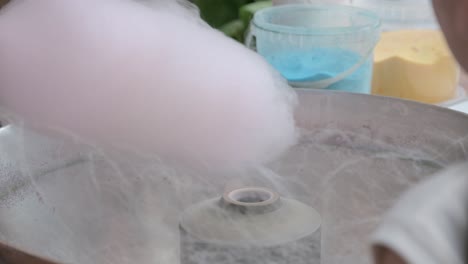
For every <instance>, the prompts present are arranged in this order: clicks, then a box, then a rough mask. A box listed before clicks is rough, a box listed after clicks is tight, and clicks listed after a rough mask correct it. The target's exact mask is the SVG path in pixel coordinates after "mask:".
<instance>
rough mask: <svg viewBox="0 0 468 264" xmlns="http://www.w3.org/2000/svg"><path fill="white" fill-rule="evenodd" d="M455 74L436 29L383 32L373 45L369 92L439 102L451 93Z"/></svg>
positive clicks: (455, 86)
mask: <svg viewBox="0 0 468 264" xmlns="http://www.w3.org/2000/svg"><path fill="white" fill-rule="evenodd" d="M458 74H459V69H458V65H457V63H456V61H455V60H454V58H453V56H452V54H451V52H450V49H449V48H448V46H447V44H446V42H445V39H444V36H443V34H442V33H441V32H440V31H436V30H399V31H391V32H384V33H383V34H382V37H381V40H380V42H379V44H378V45H377V47H376V49H375V57H374V74H373V80H372V93H373V94H377V95H385V96H392V97H399V98H405V99H410V100H415V101H420V102H424V103H440V102H443V101H447V100H450V99H453V98H454V97H455V95H456V92H457V84H458Z"/></svg>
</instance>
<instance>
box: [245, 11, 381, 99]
mask: <svg viewBox="0 0 468 264" xmlns="http://www.w3.org/2000/svg"><path fill="white" fill-rule="evenodd" d="M379 35H380V20H379V18H378V16H377V15H376V14H374V13H373V12H371V11H368V10H365V9H361V8H356V7H351V6H345V5H338V4H297V5H296V4H294V5H281V6H274V7H270V8H266V9H262V10H260V11H258V12H257V13H255V15H254V18H253V19H252V22H251V26H250V30H249V33H248V36H247V39H246V45H247V46H249V47H250V48H252V49H255V50H256V51H257V52H258V53H259V54H260V55H262V56H263V57H264V58H265V59H266V60H267V61H268V62H269V63H270V64H271V65H272V66H273V67H274V68H275V69H277V70H278V71H279V72H280V73H281V74H282V75H283V77H285V78H286V79H287V80H288V82H289V83H290V84H291V85H292V86H293V87H301V88H316V89H325V88H326V89H332V90H343V91H349V92H356V93H369V92H370V85H371V77H372V56H373V50H374V47H375V45H376V43H377V42H378V40H379Z"/></svg>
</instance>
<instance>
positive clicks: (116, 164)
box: [0, 90, 468, 264]
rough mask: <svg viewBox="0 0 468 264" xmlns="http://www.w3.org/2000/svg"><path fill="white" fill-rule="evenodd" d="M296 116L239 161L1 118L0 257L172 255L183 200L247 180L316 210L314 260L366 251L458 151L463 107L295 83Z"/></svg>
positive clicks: (75, 259)
mask: <svg viewBox="0 0 468 264" xmlns="http://www.w3.org/2000/svg"><path fill="white" fill-rule="evenodd" d="M297 120H298V124H299V125H300V127H301V129H302V137H301V139H300V142H299V144H298V145H297V146H296V147H294V148H293V149H292V150H291V151H290V152H289V153H286V154H284V156H282V157H281V158H280V159H279V160H277V161H275V162H273V163H272V164H269V165H268V166H267V167H251V168H248V169H242V170H241V169H239V170H237V171H232V170H230V171H222V170H219V169H214V168H212V167H211V166H209V164H207V166H197V167H192V166H191V165H188V164H180V163H175V162H174V161H165V160H162V159H160V158H156V157H147V156H142V155H139V153H123V152H119V151H115V152H105V153H104V152H103V151H100V150H99V149H97V148H94V147H91V146H86V145H85V144H83V143H82V142H80V141H79V140H78V139H50V138H46V137H44V136H40V135H38V134H34V133H33V132H30V131H25V130H24V129H21V128H18V127H12V126H7V127H4V128H1V129H0V244H1V245H2V246H1V247H0V263H1V262H2V260H3V262H5V263H28V262H27V261H26V260H25V259H28V258H31V256H32V255H34V256H39V257H41V258H43V259H49V260H52V261H54V262H57V263H80V264H83V263H113V264H123V263H169V264H172V263H179V262H180V254H179V248H180V240H179V237H180V230H179V219H180V215H181V212H182V211H183V210H185V209H186V208H189V207H190V206H192V205H193V204H196V203H198V202H201V201H205V200H209V199H212V198H214V197H219V196H220V195H222V194H223V193H224V192H225V190H226V189H231V190H232V189H236V188H240V187H246V186H259V187H262V188H267V189H262V190H274V191H275V192H274V193H275V195H276V193H278V194H279V195H281V196H282V197H285V198H286V199H291V200H294V201H300V202H301V203H303V204H306V205H307V206H310V207H311V208H314V209H315V210H316V211H317V212H318V213H319V214H320V215H321V263H322V264H335V263H336V264H340V263H346V264H361V263H369V262H370V260H369V257H368V256H369V254H368V251H369V249H368V243H366V241H367V239H368V236H369V235H370V234H371V232H372V231H373V230H374V228H375V227H376V225H377V224H378V223H379V221H380V219H381V217H382V216H383V214H384V212H385V210H387V209H388V208H389V207H390V206H391V205H392V204H393V203H394V201H395V199H396V198H397V197H398V196H399V195H400V194H401V192H403V191H404V190H406V189H407V188H408V187H410V186H412V185H414V184H415V183H416V182H418V181H419V180H421V179H424V178H425V177H428V176H429V175H430V174H432V173H433V172H435V171H439V170H441V169H442V168H444V167H446V166H448V165H449V164H453V163H456V162H458V161H462V160H465V159H466V158H467V156H466V152H465V148H466V147H468V139H467V138H466V135H468V116H466V115H464V114H461V113H458V112H454V111H450V110H447V109H443V108H439V107H436V106H429V105H423V104H418V103H413V102H409V101H402V100H397V99H390V98H383V97H372V96H367V95H354V94H347V93H338V92H337V93H335V92H328V91H310V90H309V91H300V108H299V109H298V112H297ZM266 193H268V191H267V192H266ZM229 197H231V196H229ZM232 197H236V196H232ZM232 197H231V198H232ZM271 197H276V196H273V195H270V196H268V197H267V198H265V200H266V201H268V200H270V198H271ZM257 198H258V197H257ZM257 198H255V199H257ZM236 199H237V198H236ZM236 199H234V200H236ZM262 199H263V198H262ZM238 200H239V201H242V200H240V198H239V199H238ZM262 201H263V200H260V202H262ZM275 201H276V200H275ZM272 204H274V203H272ZM311 212H312V211H311ZM291 217H294V216H291ZM293 220H294V219H292V220H291V221H292V222H294V221H293ZM311 225H317V223H311ZM296 229H297V230H301V229H298V228H296ZM212 230H215V229H212ZM265 230H266V233H265V234H266V235H269V233H268V232H271V234H272V236H271V237H275V235H277V234H278V233H279V232H281V230H278V229H276V230H273V229H272V230H268V228H266V229H265ZM314 230H315V229H314ZM213 232H214V231H213ZM275 232H276V233H275ZM311 232H312V231H311ZM212 235H216V234H212ZM7 246H8V248H7ZM19 251H21V252H24V253H28V254H29V255H21V254H17V253H18V252H19ZM15 252H16V253H15ZM285 254H287V252H286V253H285ZM2 258H3V259H2ZM256 259H257V261H256V263H264V262H262V261H263V260H262V257H261V256H259V257H257V258H256ZM30 263H43V262H30ZM219 263H230V262H229V260H226V259H224V260H220V261H218V262H217V264H219ZM233 263H234V262H233ZM304 263H307V262H304Z"/></svg>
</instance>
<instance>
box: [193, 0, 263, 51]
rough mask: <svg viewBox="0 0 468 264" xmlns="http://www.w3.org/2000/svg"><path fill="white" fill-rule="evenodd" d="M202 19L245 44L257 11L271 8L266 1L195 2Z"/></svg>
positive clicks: (211, 0) (196, 0)
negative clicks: (248, 30)
mask: <svg viewBox="0 0 468 264" xmlns="http://www.w3.org/2000/svg"><path fill="white" fill-rule="evenodd" d="M194 3H195V4H196V5H197V6H198V8H199V9H200V15H201V17H202V18H203V19H204V20H205V21H206V22H207V23H208V24H209V25H211V26H212V27H214V28H217V29H219V30H220V31H222V32H224V34H226V35H227V36H229V37H231V38H233V39H235V40H237V41H240V42H243V41H244V35H245V31H246V29H247V27H248V26H249V24H250V20H251V19H252V17H253V15H254V14H255V12H256V11H258V10H260V9H263V8H266V7H269V6H271V1H265V0H194Z"/></svg>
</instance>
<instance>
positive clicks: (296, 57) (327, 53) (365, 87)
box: [265, 48, 372, 93]
mask: <svg viewBox="0 0 468 264" xmlns="http://www.w3.org/2000/svg"><path fill="white" fill-rule="evenodd" d="M265 58H266V59H267V61H268V62H269V63H270V64H271V65H273V67H274V68H275V69H277V70H278V71H279V72H280V73H281V74H282V75H283V77H284V78H286V79H287V80H288V81H294V82H297V81H304V80H307V81H320V80H324V79H329V78H333V77H335V76H337V75H339V74H341V73H343V72H345V71H347V70H348V69H350V68H351V67H353V66H354V65H356V64H357V63H359V61H360V60H361V59H362V57H361V56H360V55H359V54H356V53H354V52H352V51H348V50H344V49H338V48H317V49H314V50H311V51H307V52H306V51H304V52H292V51H291V52H282V53H275V54H269V55H265ZM371 78H372V58H369V59H368V60H367V61H366V62H365V63H364V64H363V65H362V66H360V67H359V68H358V69H357V70H356V71H355V72H353V73H352V74H350V75H349V76H346V77H345V78H344V79H343V80H341V81H339V82H336V83H334V84H332V85H330V86H329V87H327V89H330V90H341V91H348V92H354V93H370V89H371Z"/></svg>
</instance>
